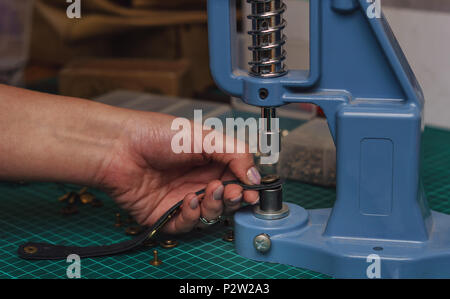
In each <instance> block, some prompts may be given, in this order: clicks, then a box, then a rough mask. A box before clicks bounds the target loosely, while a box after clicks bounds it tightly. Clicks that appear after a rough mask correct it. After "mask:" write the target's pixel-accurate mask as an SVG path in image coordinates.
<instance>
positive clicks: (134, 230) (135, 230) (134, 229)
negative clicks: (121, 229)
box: [125, 226, 142, 236]
mask: <svg viewBox="0 0 450 299" xmlns="http://www.w3.org/2000/svg"><path fill="white" fill-rule="evenodd" d="M141 232H142V228H141V227H140V226H130V227H127V228H126V229H125V233H126V234H127V235H128V236H135V235H138V234H139V233H141Z"/></svg>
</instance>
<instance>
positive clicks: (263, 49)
mask: <svg viewBox="0 0 450 299" xmlns="http://www.w3.org/2000/svg"><path fill="white" fill-rule="evenodd" d="M247 2H248V3H250V4H251V14H250V15H249V16H248V17H247V18H249V19H250V20H251V21H252V30H250V31H249V32H248V34H250V35H251V36H252V46H251V47H249V50H251V51H252V53H253V60H252V61H251V62H249V65H250V75H252V76H255V77H263V78H273V77H279V76H282V75H284V74H286V73H287V71H286V66H285V64H284V61H285V59H286V51H285V50H284V45H285V43H286V36H285V35H284V34H283V29H284V28H285V27H286V21H285V20H284V19H283V13H284V12H285V11H286V5H285V4H284V3H283V0H247Z"/></svg>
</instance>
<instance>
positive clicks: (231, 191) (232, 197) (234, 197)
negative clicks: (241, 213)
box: [223, 185, 244, 213]
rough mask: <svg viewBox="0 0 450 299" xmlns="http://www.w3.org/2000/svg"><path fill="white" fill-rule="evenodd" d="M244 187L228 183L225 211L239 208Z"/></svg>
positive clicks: (225, 193)
mask: <svg viewBox="0 0 450 299" xmlns="http://www.w3.org/2000/svg"><path fill="white" fill-rule="evenodd" d="M243 190H244V189H243V188H242V187H241V186H239V185H227V186H225V191H224V195H223V203H224V205H225V213H232V212H234V211H236V210H237V209H239V208H240V207H241V204H242V200H243V197H244V196H243Z"/></svg>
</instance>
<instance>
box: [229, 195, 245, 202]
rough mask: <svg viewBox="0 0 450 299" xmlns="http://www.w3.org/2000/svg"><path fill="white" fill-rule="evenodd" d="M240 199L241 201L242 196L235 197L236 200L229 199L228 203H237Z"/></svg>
mask: <svg viewBox="0 0 450 299" xmlns="http://www.w3.org/2000/svg"><path fill="white" fill-rule="evenodd" d="M241 199H242V195H239V196H238V197H236V198H232V199H230V201H231V202H232V203H237V202H239V201H241Z"/></svg>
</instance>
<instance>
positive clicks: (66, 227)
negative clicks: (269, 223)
mask: <svg viewBox="0 0 450 299" xmlns="http://www.w3.org/2000/svg"><path fill="white" fill-rule="evenodd" d="M424 156H425V158H424V169H423V179H424V183H425V188H426V192H427V195H428V200H429V201H430V205H431V208H433V209H435V210H437V211H440V212H445V213H450V132H449V131H443V130H439V129H433V128H428V129H427V130H426V132H425V136H424ZM69 190H70V187H69ZM73 190H77V187H75V186H73ZM285 190H286V191H285V196H286V198H287V199H288V200H289V201H291V202H295V203H298V204H301V205H302V206H303V207H305V208H327V207H331V206H332V204H333V201H334V198H335V191H334V190H333V189H325V188H321V187H317V186H311V185H305V184H300V183H295V182H288V183H287V184H286V187H285ZM63 193H64V192H63V191H62V190H61V189H60V187H58V186H57V185H55V184H49V183H39V184H29V185H23V186H22V185H12V184H6V183H4V184H0V225H1V232H0V278H65V277H66V269H67V266H68V265H69V264H68V263H66V261H25V260H22V259H19V258H18V257H17V255H16V250H17V247H18V246H19V245H20V244H22V243H24V242H25V241H45V242H50V243H58V244H74V245H78V246H86V245H102V244H107V243H113V242H120V241H123V240H126V239H127V238H129V237H127V236H125V234H124V228H116V227H114V223H115V216H114V213H115V212H117V211H118V208H117V206H116V205H115V204H114V202H113V201H112V200H111V199H109V198H107V197H106V196H105V195H104V194H103V193H101V192H96V191H94V193H95V194H96V195H97V196H98V197H100V198H102V199H103V201H104V204H105V206H104V207H102V208H93V207H91V206H81V207H80V213H79V214H77V215H73V216H69V217H63V216H62V215H61V214H60V213H59V210H60V209H61V207H62V204H61V203H59V202H58V201H57V198H58V197H59V196H60V195H62V194H63ZM122 215H123V216H124V218H125V213H124V212H122ZM228 229H229V228H227V227H225V226H224V225H222V224H219V225H216V226H215V227H212V228H210V229H207V230H203V231H195V232H193V233H190V234H187V235H185V236H182V237H178V238H177V240H178V242H179V246H178V247H176V248H172V249H163V248H160V247H158V251H159V254H160V257H161V260H162V261H163V264H162V265H161V266H160V267H154V266H151V265H150V264H149V261H150V260H151V259H152V251H153V250H152V249H145V250H140V251H136V252H133V253H129V254H124V255H120V256H113V257H104V258H95V259H83V260H82V261H81V275H82V277H83V278H327V276H325V275H322V274H320V273H314V272H311V271H308V270H303V269H299V268H294V267H291V266H286V265H279V264H271V263H261V262H254V261H251V260H248V259H245V258H242V257H240V256H238V255H237V254H236V253H235V252H234V249H233V244H232V243H227V242H225V241H223V240H222V237H223V235H224V234H225V233H226V231H227V230H228Z"/></svg>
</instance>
